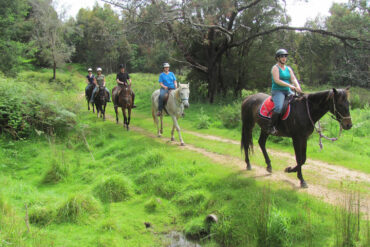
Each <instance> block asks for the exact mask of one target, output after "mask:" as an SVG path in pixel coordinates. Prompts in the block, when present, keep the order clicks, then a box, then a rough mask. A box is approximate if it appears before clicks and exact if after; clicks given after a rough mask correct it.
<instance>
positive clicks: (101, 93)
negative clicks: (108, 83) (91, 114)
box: [94, 86, 109, 120]
mask: <svg viewBox="0 0 370 247" xmlns="http://www.w3.org/2000/svg"><path fill="white" fill-rule="evenodd" d="M108 100H109V94H108V92H107V91H106V90H105V87H104V86H99V89H98V92H96V93H95V99H94V104H95V107H96V112H97V117H99V112H100V117H102V118H103V120H105V108H106V106H107V102H108Z"/></svg>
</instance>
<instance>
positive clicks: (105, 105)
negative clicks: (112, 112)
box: [103, 103, 107, 121]
mask: <svg viewBox="0 0 370 247" xmlns="http://www.w3.org/2000/svg"><path fill="white" fill-rule="evenodd" d="M106 107H107V103H105V104H104V109H103V120H104V121H105V108H106Z"/></svg>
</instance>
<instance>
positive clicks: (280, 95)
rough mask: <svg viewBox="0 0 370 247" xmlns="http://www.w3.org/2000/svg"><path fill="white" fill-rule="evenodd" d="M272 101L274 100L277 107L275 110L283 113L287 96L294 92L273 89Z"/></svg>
mask: <svg viewBox="0 0 370 247" xmlns="http://www.w3.org/2000/svg"><path fill="white" fill-rule="evenodd" d="M271 94H272V101H274V104H275V107H274V112H275V113H281V111H282V108H283V104H284V99H285V97H286V96H288V95H290V94H293V93H292V91H290V90H288V91H286V90H272V91H271Z"/></svg>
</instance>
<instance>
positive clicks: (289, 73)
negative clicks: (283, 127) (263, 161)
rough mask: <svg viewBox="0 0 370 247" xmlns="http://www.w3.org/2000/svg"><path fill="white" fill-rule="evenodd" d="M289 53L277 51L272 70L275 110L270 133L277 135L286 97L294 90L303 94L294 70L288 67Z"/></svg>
mask: <svg viewBox="0 0 370 247" xmlns="http://www.w3.org/2000/svg"><path fill="white" fill-rule="evenodd" d="M287 57H288V52H287V51H286V50H285V49H279V50H277V51H276V54H275V59H276V61H277V63H276V65H274V66H273V67H272V69H271V75H272V76H271V77H272V78H271V79H272V89H271V94H272V100H273V101H274V104H275V106H274V110H273V112H272V116H271V119H270V123H269V133H270V134H276V132H277V130H276V128H275V126H276V123H277V121H278V119H279V115H280V113H281V110H282V107H283V103H284V99H285V96H288V95H289V94H292V90H293V91H296V92H298V93H302V90H301V87H300V86H299V83H298V80H297V78H296V77H295V76H294V73H293V70H292V69H291V68H290V67H288V66H286V65H285V64H286V61H287Z"/></svg>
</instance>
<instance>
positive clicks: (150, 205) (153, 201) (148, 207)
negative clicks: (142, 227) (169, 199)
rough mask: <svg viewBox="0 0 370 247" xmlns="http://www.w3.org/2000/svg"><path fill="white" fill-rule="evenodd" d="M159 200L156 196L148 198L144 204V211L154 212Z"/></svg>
mask: <svg viewBox="0 0 370 247" xmlns="http://www.w3.org/2000/svg"><path fill="white" fill-rule="evenodd" d="M159 202H160V201H159V199H157V198H150V200H148V201H147V202H146V203H145V204H144V208H145V211H146V212H148V213H154V212H155V211H156V210H157V209H158V207H159Z"/></svg>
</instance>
